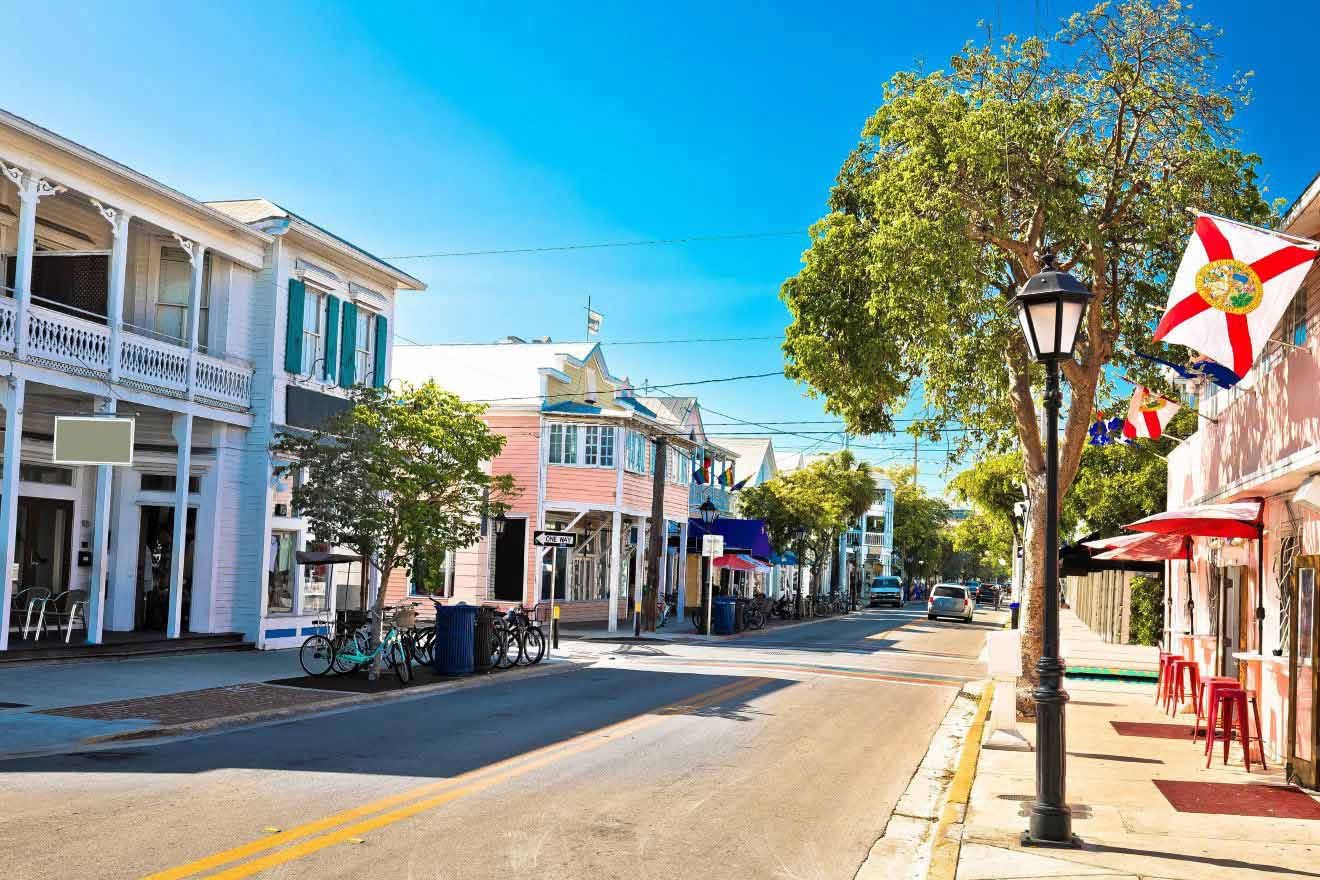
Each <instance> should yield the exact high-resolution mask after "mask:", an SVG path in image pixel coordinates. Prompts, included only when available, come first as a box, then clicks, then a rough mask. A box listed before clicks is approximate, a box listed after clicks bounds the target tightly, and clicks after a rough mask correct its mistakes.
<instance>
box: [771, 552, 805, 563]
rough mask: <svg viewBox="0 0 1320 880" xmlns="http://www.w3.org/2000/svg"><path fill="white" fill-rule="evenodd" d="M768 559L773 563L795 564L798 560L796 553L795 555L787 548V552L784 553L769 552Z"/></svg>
mask: <svg viewBox="0 0 1320 880" xmlns="http://www.w3.org/2000/svg"><path fill="white" fill-rule="evenodd" d="M770 561H771V562H773V563H774V564H775V565H797V564H798V561H797V555H796V554H795V553H794V552H793V551H792V550H789V551H788V552H787V553H784V554H779V553H771V554H770Z"/></svg>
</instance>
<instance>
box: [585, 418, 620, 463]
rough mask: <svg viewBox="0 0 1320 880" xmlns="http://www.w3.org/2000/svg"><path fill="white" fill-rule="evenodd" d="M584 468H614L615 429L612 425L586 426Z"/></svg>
mask: <svg viewBox="0 0 1320 880" xmlns="http://www.w3.org/2000/svg"><path fill="white" fill-rule="evenodd" d="M582 465H583V467H599V468H610V469H613V468H614V428H613V427H611V426H610V425H584V426H583V429H582Z"/></svg>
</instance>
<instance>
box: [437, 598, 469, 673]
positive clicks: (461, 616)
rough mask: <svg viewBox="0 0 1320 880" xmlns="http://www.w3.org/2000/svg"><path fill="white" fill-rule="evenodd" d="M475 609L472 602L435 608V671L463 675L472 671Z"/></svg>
mask: <svg viewBox="0 0 1320 880" xmlns="http://www.w3.org/2000/svg"><path fill="white" fill-rule="evenodd" d="M476 629H477V609H476V607H475V606H473V605H467V604H464V603H461V602H460V603H459V604H457V605H437V606H436V609H435V671H436V674H437V675H466V674H467V673H469V672H471V671H472V665H473V664H472V661H473V649H474V642H475V641H476Z"/></svg>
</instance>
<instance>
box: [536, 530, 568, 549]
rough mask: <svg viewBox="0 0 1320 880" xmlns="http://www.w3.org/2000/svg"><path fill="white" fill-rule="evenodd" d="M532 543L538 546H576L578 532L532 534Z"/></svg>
mask: <svg viewBox="0 0 1320 880" xmlns="http://www.w3.org/2000/svg"><path fill="white" fill-rule="evenodd" d="M532 543H533V544H535V545H536V546H537V547H576V546H577V533H576V532H542V531H538V532H536V533H535V534H533V535H532Z"/></svg>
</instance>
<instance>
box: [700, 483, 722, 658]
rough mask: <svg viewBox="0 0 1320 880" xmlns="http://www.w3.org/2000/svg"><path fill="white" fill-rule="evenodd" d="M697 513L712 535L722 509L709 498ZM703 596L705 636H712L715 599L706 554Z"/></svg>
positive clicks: (703, 554)
mask: <svg viewBox="0 0 1320 880" xmlns="http://www.w3.org/2000/svg"><path fill="white" fill-rule="evenodd" d="M697 511H698V512H699V513H700V514H701V524H702V525H704V526H705V527H706V534H710V529H711V526H713V525H715V520H717V519H719V518H720V509H719V508H718V507H716V506H715V505H714V504H712V503H711V501H710V499H709V498H707V499H706V500H705V501H703V502H701V506H700V507H698V508H697ZM701 595H702V602H704V603H705V606H706V633H705V634H706V635H710V618H711V614H712V612H713V611H714V608H713V607H712V606H713V604H714V601H715V599H714V596H713V595H712V591H711V586H710V557H709V556H707V555H706V554H705V553H704V552H703V553H702V554H701Z"/></svg>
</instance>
